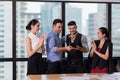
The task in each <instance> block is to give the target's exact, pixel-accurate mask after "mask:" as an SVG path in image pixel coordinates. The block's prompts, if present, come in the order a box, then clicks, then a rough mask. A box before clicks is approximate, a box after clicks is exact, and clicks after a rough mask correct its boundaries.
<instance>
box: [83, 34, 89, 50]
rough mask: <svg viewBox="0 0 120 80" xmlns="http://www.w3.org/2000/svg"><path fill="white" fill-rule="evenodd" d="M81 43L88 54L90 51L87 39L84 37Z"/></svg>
mask: <svg viewBox="0 0 120 80" xmlns="http://www.w3.org/2000/svg"><path fill="white" fill-rule="evenodd" d="M81 43H82V46H83V47H84V48H86V50H87V51H86V52H88V51H89V47H88V42H87V38H86V37H85V36H84V35H82V37H81Z"/></svg>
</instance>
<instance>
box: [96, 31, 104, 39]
mask: <svg viewBox="0 0 120 80" xmlns="http://www.w3.org/2000/svg"><path fill="white" fill-rule="evenodd" d="M97 37H98V39H103V38H105V34H103V33H102V32H101V30H100V29H98V32H97Z"/></svg>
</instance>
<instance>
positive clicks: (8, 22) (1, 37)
mask: <svg viewBox="0 0 120 80" xmlns="http://www.w3.org/2000/svg"><path fill="white" fill-rule="evenodd" d="M0 5H1V7H0V15H3V16H0V46H3V48H0V56H4V58H12V2H11V1H0ZM1 11H2V12H1ZM2 42H3V43H2ZM8 44H9V45H8ZM1 49H2V50H1Z"/></svg>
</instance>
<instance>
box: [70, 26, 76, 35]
mask: <svg viewBox="0 0 120 80" xmlns="http://www.w3.org/2000/svg"><path fill="white" fill-rule="evenodd" d="M68 29H69V31H70V34H75V33H76V30H77V27H76V25H70V26H68Z"/></svg>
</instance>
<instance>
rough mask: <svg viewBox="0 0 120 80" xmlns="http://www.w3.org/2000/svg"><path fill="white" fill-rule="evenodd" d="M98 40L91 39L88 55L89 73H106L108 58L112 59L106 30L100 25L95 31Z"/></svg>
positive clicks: (107, 70)
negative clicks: (89, 58)
mask: <svg viewBox="0 0 120 80" xmlns="http://www.w3.org/2000/svg"><path fill="white" fill-rule="evenodd" d="M97 37H98V39H99V40H95V41H92V43H91V46H92V48H91V50H90V57H92V70H91V73H108V72H109V60H111V59H112V43H111V41H109V40H108V39H107V38H108V30H107V29H106V28H105V27H100V28H99V29H98V32H97Z"/></svg>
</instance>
